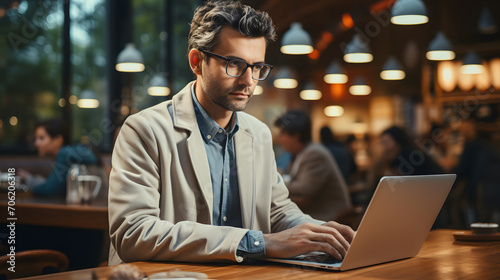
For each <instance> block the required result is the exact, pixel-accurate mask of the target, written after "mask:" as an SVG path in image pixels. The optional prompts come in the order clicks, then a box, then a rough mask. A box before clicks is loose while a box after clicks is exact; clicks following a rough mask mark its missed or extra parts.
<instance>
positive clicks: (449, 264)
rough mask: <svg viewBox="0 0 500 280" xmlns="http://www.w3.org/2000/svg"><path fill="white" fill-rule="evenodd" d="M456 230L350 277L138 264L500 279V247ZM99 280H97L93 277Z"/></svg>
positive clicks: (231, 274)
mask: <svg viewBox="0 0 500 280" xmlns="http://www.w3.org/2000/svg"><path fill="white" fill-rule="evenodd" d="M453 232H454V231H453V230H436V231H432V232H431V233H430V234H429V236H428V238H427V240H426V242H425V244H424V246H423V247H422V249H421V251H420V253H419V254H418V255H417V256H416V257H414V258H410V259H405V260H400V261H395V262H390V263H386V264H381V265H375V266H371V267H366V268H360V269H355V270H350V271H345V272H332V271H325V270H314V269H305V268H299V267H293V266H287V265H280V264H270V263H262V264H226V265H224V264H184V263H153V262H136V263H133V264H134V265H137V266H138V267H139V268H140V269H141V270H142V271H143V272H145V273H146V274H148V275H151V274H153V273H157V272H163V271H170V270H173V269H179V270H183V271H194V272H202V273H205V274H207V275H208V277H209V278H210V279H259V280H260V279H371V280H373V279H426V280H427V279H499V278H500V242H484V243H480V242H456V241H455V240H454V238H453ZM112 268H113V267H100V268H95V269H85V270H79V271H71V272H63V273H58V274H52V275H46V276H37V277H31V278H25V279H32V280H35V279H46V280H72V279H75V280H77V279H78V280H80V279H108V277H109V275H110V271H111V269H112ZM93 273H94V274H95V276H96V278H92V274H93Z"/></svg>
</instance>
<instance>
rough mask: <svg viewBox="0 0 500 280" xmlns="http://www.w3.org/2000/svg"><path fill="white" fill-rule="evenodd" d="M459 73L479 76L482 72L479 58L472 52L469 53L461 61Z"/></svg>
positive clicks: (482, 67)
mask: <svg viewBox="0 0 500 280" xmlns="http://www.w3.org/2000/svg"><path fill="white" fill-rule="evenodd" d="M460 71H461V72H462V73H464V74H481V73H483V72H484V66H483V62H482V61H481V58H480V57H479V56H478V55H477V54H476V53H475V52H473V51H469V52H468V53H467V54H466V55H465V57H464V59H463V60H462V66H460Z"/></svg>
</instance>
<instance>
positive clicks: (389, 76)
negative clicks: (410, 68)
mask: <svg viewBox="0 0 500 280" xmlns="http://www.w3.org/2000/svg"><path fill="white" fill-rule="evenodd" d="M405 77H406V73H405V71H402V70H384V71H382V72H380V78H382V79H383V80H402V79H404V78H405Z"/></svg>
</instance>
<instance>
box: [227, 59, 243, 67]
mask: <svg viewBox="0 0 500 280" xmlns="http://www.w3.org/2000/svg"><path fill="white" fill-rule="evenodd" d="M240 65H241V62H239V61H238V60H229V66H231V67H239V66H240Z"/></svg>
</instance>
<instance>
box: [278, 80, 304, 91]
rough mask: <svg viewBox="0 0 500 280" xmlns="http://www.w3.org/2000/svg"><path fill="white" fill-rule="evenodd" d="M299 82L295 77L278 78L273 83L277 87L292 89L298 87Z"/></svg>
mask: <svg viewBox="0 0 500 280" xmlns="http://www.w3.org/2000/svg"><path fill="white" fill-rule="evenodd" d="M298 84H299V83H298V82H297V80H295V79H276V80H274V82H273V85H274V86H275V87H277V88H283V89H290V88H296V87H297V85H298Z"/></svg>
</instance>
